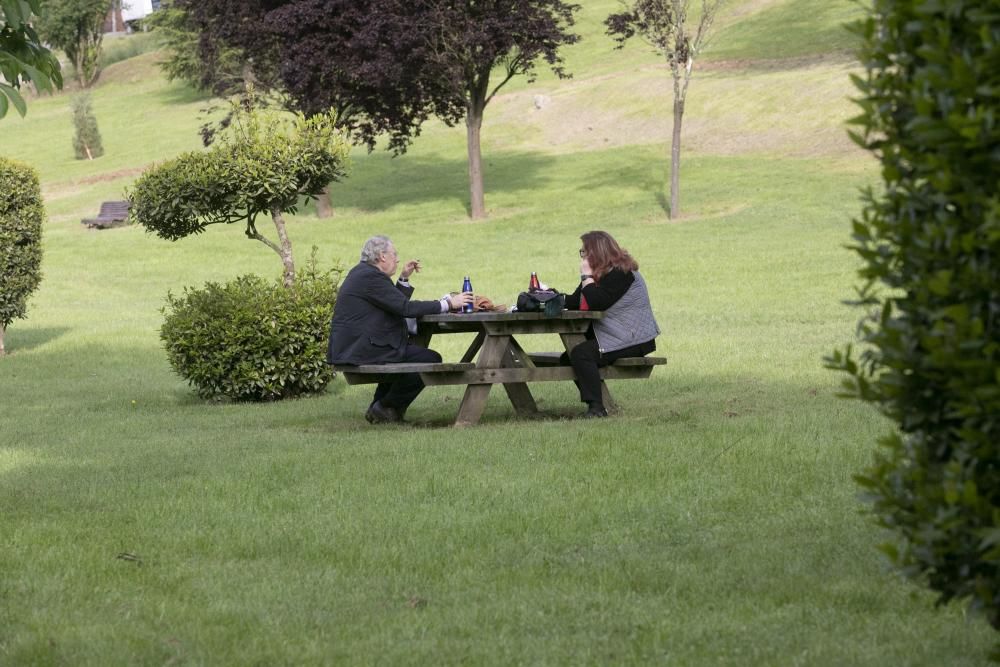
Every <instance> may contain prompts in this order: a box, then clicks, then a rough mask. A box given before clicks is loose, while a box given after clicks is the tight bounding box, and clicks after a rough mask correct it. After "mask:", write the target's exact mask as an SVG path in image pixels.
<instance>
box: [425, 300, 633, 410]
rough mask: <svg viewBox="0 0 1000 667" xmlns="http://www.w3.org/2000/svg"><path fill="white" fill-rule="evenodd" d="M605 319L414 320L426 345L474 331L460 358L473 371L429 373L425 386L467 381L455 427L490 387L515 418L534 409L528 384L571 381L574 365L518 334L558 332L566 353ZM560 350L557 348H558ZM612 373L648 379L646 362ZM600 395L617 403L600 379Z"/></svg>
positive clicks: (459, 316) (497, 316)
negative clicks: (530, 347)
mask: <svg viewBox="0 0 1000 667" xmlns="http://www.w3.org/2000/svg"><path fill="white" fill-rule="evenodd" d="M602 317H604V313H603V312H600V311H589V310H564V311H563V312H562V313H561V314H560V315H559V316H557V317H546V316H545V315H543V314H541V313H521V312H513V313H509V312H508V313H444V314H441V315H427V316H424V317H421V318H420V319H419V320H418V334H417V338H418V340H417V342H418V343H419V344H421V345H424V346H429V343H430V340H431V338H432V337H433V336H434V335H439V334H450V333H468V332H474V333H475V334H476V337H475V339H473V341H472V343H471V344H470V345H469V349H468V350H466V352H465V354H464V355H463V356H462V360H461V363H469V362H472V360H473V359H476V356H477V353H478V359H477V360H476V366H475V368H474V369H471V370H464V371H459V372H458V373H456V374H438V375H435V374H428V377H426V378H424V382H425V384H428V385H434V384H465V385H467V386H466V389H465V396H464V397H463V398H462V403H461V405H460V406H459V410H458V417H457V418H456V420H455V424H456V425H459V426H461V425H469V424H475V423H477V422H478V421H479V418H480V417H481V416H482V414H483V410H484V409H485V408H486V401H487V399H488V397H489V394H490V389H491V388H492V387H493V385H495V384H502V385H503V388H504V390H505V391H506V392H507V397H508V398H509V399H510V402H511V404H512V405H513V406H514V410H515V412H516V413H517V414H518V416H531V415H534V414H535V413H537V412H538V407H537V405H536V404H535V399H534V397H533V396H532V395H531V390H530V389H528V383H529V382H552V381H572V380H573V379H574V373H573V369H572V368H571V367H568V366H559V365H557V364H558V353H546V354H541V355H531V354H529V353H528V352H526V351H525V350H524V347H522V345H521V343H520V341H519V340H518V336H521V337H523V336H527V335H532V334H558V335H559V338H560V339H561V340H562V344H563V347H564V348H565V350H566V351H569V350H571V349H573V348H574V347H575V346H576V345H578V344H580V343H582V342H583V341H584V340H585V334H586V332H587V329H588V328H589V327H590V325H591V323H593V322H594V321H595V320H599V319H601V318H602ZM560 352H561V351H560ZM609 371H610V373H606V374H610V375H611V376H612V377H614V376H618V377H624V376H630V377H637V376H638V375H641V374H642V373H643V371H645V376H646V377H648V376H649V374H650V372H651V371H652V368H651V367H650V366H645V365H643V366H621V367H618V368H616V369H614V370H613V371H612V370H611V369H610V367H609ZM601 393H602V394H603V397H604V402H605V405H606V406H608V407H609V408H613V407H614V405H615V403H614V401H613V400H612V398H611V394H610V392H609V391H608V387H607V385H606V384H605V382H604V381H603V380H602V381H601Z"/></svg>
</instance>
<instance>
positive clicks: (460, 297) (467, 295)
mask: <svg viewBox="0 0 1000 667" xmlns="http://www.w3.org/2000/svg"><path fill="white" fill-rule="evenodd" d="M468 303H472V292H456V293H453V294H449V295H448V305H449V306H451V309H452V310H461V309H462V306H464V305H466V304H468Z"/></svg>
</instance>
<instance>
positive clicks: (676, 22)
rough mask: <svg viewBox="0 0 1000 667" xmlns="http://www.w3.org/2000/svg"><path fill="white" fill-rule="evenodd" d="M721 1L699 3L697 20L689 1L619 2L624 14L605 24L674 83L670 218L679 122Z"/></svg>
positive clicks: (675, 204) (677, 177)
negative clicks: (662, 62)
mask: <svg viewBox="0 0 1000 667" xmlns="http://www.w3.org/2000/svg"><path fill="white" fill-rule="evenodd" d="M722 3H723V0H701V7H700V9H701V11H700V12H699V13H698V15H697V17H691V15H690V1H689V0H623V4H624V5H625V7H626V10H625V11H624V12H620V13H618V14H612V15H611V16H609V17H608V19H607V20H606V21H605V25H606V26H607V28H608V34H609V35H611V36H612V37H614V38H615V40H616V41H617V42H618V48H623V47H624V46H625V42H627V41H628V40H629V39H631V38H632V37H635V36H639V37H641V38H643V39H645V40H646V41H647V42H648V43H649V44H651V45H652V46H653V47H654V48H655V49H656V50H657V52H658V53H660V55H662V56H663V57H664V58H666V61H667V65H668V66H669V67H670V75H671V77H672V78H673V81H674V115H673V118H674V125H673V131H672V132H671V135H670V217H671V218H676V217H677V216H678V215H680V212H681V195H680V189H681V122H682V121H683V119H684V102H685V100H686V99H687V90H688V84H690V83H691V72H692V71H693V70H694V62H695V59H696V58H697V57H698V55H699V54H700V53H701V50H702V49H703V48H704V46H705V43H706V41H707V39H708V36H709V32H710V30H711V28H712V23H713V22H714V21H715V15H716V14H717V13H718V11H719V7H720V6H721V5H722Z"/></svg>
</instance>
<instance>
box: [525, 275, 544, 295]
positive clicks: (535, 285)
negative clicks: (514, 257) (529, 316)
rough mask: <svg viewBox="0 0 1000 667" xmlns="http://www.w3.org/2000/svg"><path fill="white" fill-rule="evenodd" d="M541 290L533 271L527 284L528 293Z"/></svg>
mask: <svg viewBox="0 0 1000 667" xmlns="http://www.w3.org/2000/svg"><path fill="white" fill-rule="evenodd" d="M540 289H542V286H541V284H539V282H538V274H536V273H535V272H534V271H532V272H531V281H530V282H529V283H528V291H529V292H533V291H535V290H540Z"/></svg>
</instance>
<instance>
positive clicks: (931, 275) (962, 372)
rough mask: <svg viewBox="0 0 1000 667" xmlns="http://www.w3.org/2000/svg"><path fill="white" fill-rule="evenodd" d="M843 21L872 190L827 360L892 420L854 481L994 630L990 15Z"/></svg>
mask: <svg viewBox="0 0 1000 667" xmlns="http://www.w3.org/2000/svg"><path fill="white" fill-rule="evenodd" d="M857 31H858V32H859V33H860V35H861V36H862V37H863V39H864V43H863V46H862V51H861V58H862V62H863V64H864V66H865V68H866V75H865V76H863V77H856V79H855V81H856V84H857V86H858V88H859V89H860V91H861V93H862V95H861V98H860V99H859V100H858V101H859V104H860V106H861V108H862V110H863V114H862V115H861V116H859V117H858V118H857V119H855V121H854V122H855V123H856V124H858V125H859V126H860V128H861V129H860V131H859V132H858V133H856V135H855V138H856V139H857V140H858V141H859V143H861V144H862V145H863V146H864V147H866V148H867V149H869V150H870V151H872V152H873V153H874V154H875V156H876V157H877V158H878V159H879V160H880V161H881V165H882V177H883V180H884V187H882V188H879V189H878V191H877V192H876V191H871V190H869V191H867V192H866V193H865V207H864V211H863V214H862V217H861V219H860V220H855V221H854V225H853V226H854V233H853V239H854V245H853V249H854V250H855V251H856V252H857V253H858V255H859V256H860V257H861V259H862V260H863V268H862V269H861V271H860V276H861V278H862V280H863V283H862V285H861V287H860V289H859V299H858V300H857V303H858V304H859V305H860V306H862V307H863V308H865V309H866V311H867V312H868V316H866V317H864V318H863V319H862V320H861V322H860V325H859V334H860V339H861V342H862V347H861V348H860V349H861V352H860V354H857V355H856V356H855V353H853V352H852V350H851V348H850V347H848V348H847V349H846V350H845V351H838V352H835V353H834V354H833V356H832V357H831V358H830V359H829V360H828V365H829V366H830V367H833V368H836V369H839V370H842V371H846V372H847V373H849V374H850V376H851V377H850V379H849V380H848V381H847V383H846V384H847V386H848V388H849V390H850V393H851V394H852V395H854V396H857V397H859V398H860V399H861V400H864V401H868V402H870V403H872V404H874V405H875V406H877V407H878V409H879V410H880V411H882V412H883V413H884V414H885V415H887V416H888V417H889V418H890V419H892V420H893V421H894V422H895V423H896V425H897V426H898V429H897V430H896V432H895V433H893V434H891V435H889V436H887V437H885V438H883V439H882V440H881V444H882V448H881V449H880V451H879V454H878V455H877V456H876V460H875V462H874V465H873V466H872V467H871V468H870V469H869V470H868V471H866V472H865V474H863V475H861V476H859V478H858V480H859V482H860V483H861V484H862V485H863V486H864V488H865V489H866V492H867V493H869V494H870V497H871V500H872V502H873V503H874V510H875V512H876V514H877V516H878V518H879V521H880V522H881V524H882V525H884V526H885V527H887V528H889V529H890V530H891V531H893V532H894V533H895V536H896V538H897V542H896V543H894V544H890V545H886V547H885V550H886V551H887V552H888V553H889V555H890V557H892V558H893V560H894V561H895V563H896V564H897V565H898V566H899V567H900V568H901V569H902V571H903V572H905V573H906V574H907V575H909V576H911V577H913V578H915V579H917V580H919V581H921V582H923V583H924V584H926V585H927V586H928V587H930V588H931V589H932V590H934V591H936V592H937V593H939V599H938V602H939V603H946V602H948V601H950V600H953V599H968V600H970V602H971V605H972V607H973V608H976V609H979V610H981V611H983V612H984V613H985V615H986V618H987V619H988V620H989V622H990V623H991V624H992V625H993V627H994V628H996V629H1000V569H998V566H1000V194H998V193H1000V92H998V91H1000V10H998V6H997V3H996V0H988V1H987V0H969V1H965V2H958V1H948V0H944V1H941V2H926V1H918V0H874V6H873V9H872V11H871V12H870V13H869V15H868V17H867V18H866V19H865V20H864V21H862V22H861V23H860V24H859V25H858V26H857Z"/></svg>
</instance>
